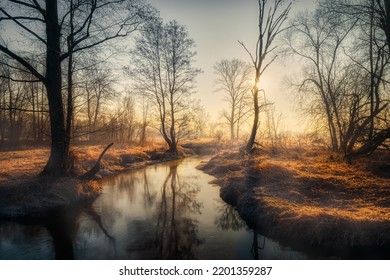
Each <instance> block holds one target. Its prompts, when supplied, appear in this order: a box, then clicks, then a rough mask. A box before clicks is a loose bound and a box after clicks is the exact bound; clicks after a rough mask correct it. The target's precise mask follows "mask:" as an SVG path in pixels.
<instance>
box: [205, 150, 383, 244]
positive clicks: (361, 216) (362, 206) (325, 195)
mask: <svg viewBox="0 0 390 280" xmlns="http://www.w3.org/2000/svg"><path fill="white" fill-rule="evenodd" d="M389 159H390V154H389V153H388V152H382V153H380V152H378V153H377V154H376V155H374V156H373V157H371V158H370V159H362V160H360V161H357V162H355V163H354V164H353V165H348V164H347V163H345V162H344V161H342V160H339V159H338V158H337V156H329V154H327V153H325V152H320V151H306V150H303V149H290V150H284V151H280V152H277V153H272V154H267V153H264V152H263V153H261V154H257V155H254V156H250V157H246V158H241V157H240V155H239V154H238V153H232V152H228V153H223V154H220V155H218V156H215V157H214V158H212V159H211V160H210V161H209V162H208V163H207V164H205V165H204V166H202V167H201V169H202V170H203V171H205V172H207V173H209V174H211V175H214V176H215V177H216V178H217V179H216V180H215V182H214V183H216V184H218V185H220V186H221V190H220V194H221V197H222V199H223V200H225V201H226V202H228V203H229V204H231V205H233V206H235V207H236V209H237V211H238V212H239V214H240V215H241V217H242V218H243V219H244V220H245V221H246V222H247V223H248V224H249V225H250V226H251V227H253V228H255V229H256V230H257V231H258V232H259V233H261V234H264V235H266V236H267V237H269V238H271V239H272V238H273V239H277V240H279V241H280V240H286V244H288V243H290V244H291V241H293V242H294V243H299V244H300V245H305V244H306V245H307V244H310V245H319V246H324V247H326V246H333V247H337V246H339V247H343V246H357V247H369V246H375V247H381V248H382V247H385V248H387V247H390V165H389V164H388V163H389V162H390V160H389Z"/></svg>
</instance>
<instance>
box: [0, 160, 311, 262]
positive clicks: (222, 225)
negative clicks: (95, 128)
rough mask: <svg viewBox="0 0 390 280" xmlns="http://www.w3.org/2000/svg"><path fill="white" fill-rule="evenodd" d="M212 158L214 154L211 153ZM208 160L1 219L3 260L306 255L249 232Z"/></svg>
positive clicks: (177, 164)
mask: <svg viewBox="0 0 390 280" xmlns="http://www.w3.org/2000/svg"><path fill="white" fill-rule="evenodd" d="M203 160H206V158H203ZM201 161H202V158H189V159H185V160H183V161H173V162H168V163H162V164H158V165H154V166H149V167H146V168H144V169H141V170H134V171H130V172H126V173H123V174H120V175H117V176H115V177H113V178H108V179H105V180H104V181H103V194H102V195H101V196H100V197H99V198H98V199H96V200H95V201H94V202H93V203H89V204H83V205H79V206H76V207H72V208H67V209H62V210H61V211H58V212H56V213H54V214H53V215H52V217H50V218H48V219H45V220H31V219H29V220H18V221H9V220H8V221H6V220H3V221H0V259H55V258H57V259H254V258H263V259H296V258H298V259H302V258H305V255H303V254H301V253H298V252H294V251H291V250H289V249H286V248H281V246H280V245H279V244H278V243H276V242H273V241H271V240H269V239H267V238H265V237H263V236H261V235H258V234H256V233H254V232H253V231H252V230H249V229H247V227H246V225H245V223H244V222H243V221H242V220H241V219H240V217H239V216H238V215H237V213H236V211H235V210H234V209H233V208H232V207H231V206H229V205H227V204H226V203H224V202H223V201H222V200H221V199H220V197H219V188H218V187H217V186H215V185H212V184H210V183H209V182H210V181H211V180H212V179H213V178H212V177H211V176H209V175H207V174H205V173H203V172H202V171H199V170H198V169H196V166H197V165H199V164H200V163H201Z"/></svg>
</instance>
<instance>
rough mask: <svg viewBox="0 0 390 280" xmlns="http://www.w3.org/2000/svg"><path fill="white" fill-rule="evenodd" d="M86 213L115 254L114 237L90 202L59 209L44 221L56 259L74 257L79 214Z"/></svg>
mask: <svg viewBox="0 0 390 280" xmlns="http://www.w3.org/2000/svg"><path fill="white" fill-rule="evenodd" d="M83 213H84V214H86V215H88V216H89V217H90V219H91V220H92V221H94V222H95V223H96V225H97V226H98V227H99V229H100V230H101V232H102V233H103V234H104V235H105V236H106V237H107V238H108V240H109V241H110V244H111V247H112V249H113V251H114V255H116V244H115V238H114V237H113V236H111V235H110V233H109V232H108V230H107V229H106V227H105V226H104V224H103V222H102V218H101V216H100V215H99V214H98V213H97V212H96V210H95V209H94V208H93V206H92V203H87V204H84V205H76V206H75V207H69V208H66V209H61V210H58V211H56V212H55V213H53V214H52V215H51V216H50V217H49V218H48V219H47V220H46V222H45V226H46V228H47V230H48V232H49V234H50V235H51V237H52V240H53V247H54V252H55V258H56V259H62V260H70V259H74V258H75V255H74V246H75V245H74V243H75V240H76V238H77V233H78V231H79V222H80V216H81V215H82V214H83Z"/></svg>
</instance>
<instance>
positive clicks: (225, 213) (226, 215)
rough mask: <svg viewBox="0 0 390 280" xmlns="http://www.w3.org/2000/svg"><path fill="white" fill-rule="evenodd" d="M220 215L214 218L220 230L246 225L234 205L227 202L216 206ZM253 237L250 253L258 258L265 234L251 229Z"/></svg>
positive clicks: (239, 227)
mask: <svg viewBox="0 0 390 280" xmlns="http://www.w3.org/2000/svg"><path fill="white" fill-rule="evenodd" d="M218 212H219V214H220V216H218V217H217V219H216V220H215V225H216V226H217V227H218V228H220V229H222V230H233V231H239V230H241V229H242V228H244V227H246V226H247V225H246V223H245V222H244V221H243V220H242V219H241V217H240V215H239V214H238V212H237V211H236V209H235V208H234V207H232V206H231V205H229V204H226V203H221V205H219V207H218ZM252 232H253V239H252V247H251V249H250V250H251V255H252V256H253V258H254V259H255V260H258V259H260V251H261V250H264V247H265V240H266V238H265V236H263V235H260V234H258V233H257V232H256V231H254V230H252Z"/></svg>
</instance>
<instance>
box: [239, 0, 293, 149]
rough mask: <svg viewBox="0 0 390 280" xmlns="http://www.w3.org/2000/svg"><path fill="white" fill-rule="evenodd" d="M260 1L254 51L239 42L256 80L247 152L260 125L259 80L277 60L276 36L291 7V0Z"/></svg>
mask: <svg viewBox="0 0 390 280" xmlns="http://www.w3.org/2000/svg"><path fill="white" fill-rule="evenodd" d="M258 3H259V34H258V38H257V42H256V48H255V51H254V52H251V51H250V50H249V49H248V48H247V47H246V46H245V44H244V43H243V42H239V43H240V44H241V45H242V46H243V47H244V48H245V50H246V52H247V53H248V54H249V56H250V58H251V62H252V64H253V67H254V70H255V81H254V85H253V87H252V95H253V112H254V119H253V125H252V130H251V134H250V137H249V140H248V142H247V144H246V146H245V152H247V153H250V152H251V151H252V149H253V145H254V143H255V140H256V134H257V130H258V127H259V115H260V105H259V93H260V92H261V89H260V88H259V82H260V80H261V77H262V75H263V74H264V72H265V70H267V68H268V67H269V66H270V65H271V64H272V62H274V61H275V59H276V57H277V56H276V55H273V56H271V58H270V55H272V52H273V51H274V50H275V48H276V46H274V41H275V38H277V37H278V35H280V33H282V32H283V31H284V30H285V28H283V25H284V22H285V21H286V19H287V17H288V14H289V12H290V9H291V2H286V1H285V0H273V1H269V0H258Z"/></svg>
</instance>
